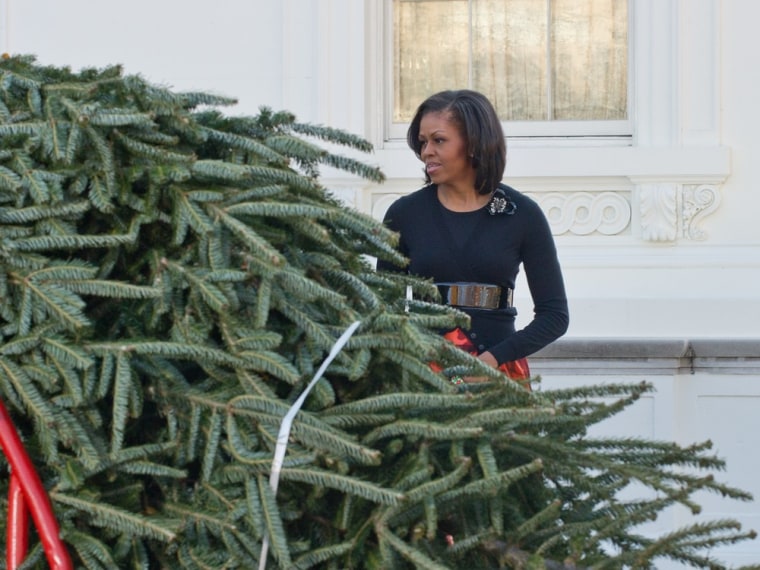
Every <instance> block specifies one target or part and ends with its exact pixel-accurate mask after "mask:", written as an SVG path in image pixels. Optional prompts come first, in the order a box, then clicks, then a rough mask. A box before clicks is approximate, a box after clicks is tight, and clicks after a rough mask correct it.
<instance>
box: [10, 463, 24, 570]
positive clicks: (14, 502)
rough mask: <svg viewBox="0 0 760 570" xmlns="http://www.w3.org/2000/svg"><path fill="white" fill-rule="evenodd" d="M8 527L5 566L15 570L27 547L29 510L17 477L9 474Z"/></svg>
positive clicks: (22, 559) (21, 560)
mask: <svg viewBox="0 0 760 570" xmlns="http://www.w3.org/2000/svg"><path fill="white" fill-rule="evenodd" d="M6 524H7V525H8V528H7V529H6V531H7V538H8V540H7V543H8V545H7V547H8V550H7V552H6V565H7V566H8V569H9V570H15V569H16V568H18V567H19V565H21V563H22V562H23V561H24V558H25V557H26V551H27V548H28V547H29V509H27V508H26V501H24V491H23V490H22V489H21V483H19V480H18V477H16V474H15V473H11V485H10V488H9V489H8V521H7V523H6Z"/></svg>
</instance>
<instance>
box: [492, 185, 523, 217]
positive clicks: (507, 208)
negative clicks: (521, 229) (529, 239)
mask: <svg viewBox="0 0 760 570" xmlns="http://www.w3.org/2000/svg"><path fill="white" fill-rule="evenodd" d="M516 211H517V204H515V203H514V202H513V201H512V200H510V199H509V198H508V197H507V195H506V193H505V192H504V190H502V189H501V188H497V189H496V190H494V193H493V196H491V200H490V201H489V202H488V213H489V214H491V215H492V216H495V215H497V214H506V215H507V216H511V215H512V214H514V213H515V212H516Z"/></svg>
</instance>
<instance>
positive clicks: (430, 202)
mask: <svg viewBox="0 0 760 570" xmlns="http://www.w3.org/2000/svg"><path fill="white" fill-rule="evenodd" d="M500 188H501V189H502V191H503V192H504V194H505V195H506V198H508V200H509V201H510V202H511V203H512V204H513V205H514V206H516V207H515V208H514V211H512V208H511V205H510V207H509V208H507V209H506V211H504V212H502V213H496V214H490V213H489V208H488V206H485V207H483V208H481V209H479V210H475V211H473V212H453V211H450V210H447V209H446V208H445V207H444V206H443V205H442V204H441V203H440V201H439V200H438V193H437V187H436V185H434V184H431V185H428V186H425V187H424V188H421V189H420V190H417V191H416V192H413V193H411V194H409V195H406V196H403V197H401V198H399V199H398V200H396V201H395V202H394V203H393V204H391V206H390V208H389V209H388V211H387V213H386V215H385V219H384V222H385V224H386V225H387V226H388V227H389V228H390V229H392V230H394V231H397V232H399V233H400V242H399V251H400V252H401V253H402V254H403V255H405V256H406V257H408V258H409V260H410V264H409V266H408V267H407V268H406V270H407V271H408V272H409V273H410V274H413V275H417V276H420V277H425V278H432V279H433V280H434V281H435V282H436V283H443V282H458V281H470V282H477V283H490V284H495V285H500V286H502V287H509V288H511V289H514V287H515V279H516V278H517V274H518V271H519V268H520V265H521V264H522V266H523V268H524V270H525V275H526V278H527V282H528V287H529V288H530V293H531V297H532V299H533V305H534V318H533V320H532V321H531V322H530V323H529V324H528V325H527V326H526V327H525V328H523V329H521V330H519V331H516V330H515V316H516V314H517V311H516V309H514V308H513V307H508V308H504V309H498V310H484V309H469V308H462V309H461V310H463V311H464V312H466V313H468V314H469V315H470V317H471V325H472V326H471V328H470V330H469V331H467V333H468V334H469V336H470V339H471V340H472V342H473V344H475V346H477V347H478V351H479V352H485V351H490V352H491V354H493V356H494V357H495V358H496V360H497V362H498V363H499V364H502V363H503V362H508V361H510V360H516V359H518V358H522V357H524V356H528V355H530V354H533V353H534V352H536V351H538V350H540V349H541V348H543V347H544V346H546V345H548V344H549V343H551V342H552V341H554V340H556V339H557V338H559V337H560V336H562V335H563V334H564V333H565V332H566V331H567V327H568V323H569V314H568V306H567V297H566V295H565V286H564V281H563V279H562V272H561V270H560V265H559V260H558V259H557V250H556V247H555V245H554V239H553V237H552V234H551V231H550V228H549V223H548V221H547V220H546V216H544V213H543V212H542V211H541V208H540V207H539V206H538V204H536V202H534V201H533V200H531V199H530V198H528V197H527V196H525V195H523V194H521V193H520V192H518V191H517V190H515V189H514V188H511V187H509V186H506V185H500ZM510 211H512V213H509V212H510ZM398 269H399V268H398V267H395V266H393V265H392V264H390V263H388V262H385V261H382V260H380V261H378V270H395V271H398Z"/></svg>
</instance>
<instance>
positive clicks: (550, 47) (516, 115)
mask: <svg viewBox="0 0 760 570" xmlns="http://www.w3.org/2000/svg"><path fill="white" fill-rule="evenodd" d="M393 41H394V51H393V54H394V62H393V63H394V64H393V78H392V81H393V95H394V101H393V122H394V123H404V122H409V121H410V120H411V118H412V115H413V113H414V110H415V109H416V108H417V105H419V103H420V102H421V101H422V100H424V99H425V98H426V97H427V96H429V95H431V94H432V93H435V92H437V91H441V90H443V89H458V88H463V87H471V88H473V89H477V90H479V91H482V92H483V93H485V94H486V95H487V96H488V97H489V98H490V99H491V100H492V101H493V103H494V106H495V107H496V111H497V112H498V114H499V116H500V117H501V118H502V120H504V121H519V122H526V121H550V120H555V121H577V120H586V121H588V120H595V121H610V122H612V121H625V120H627V119H628V97H627V92H628V2H627V0H393Z"/></svg>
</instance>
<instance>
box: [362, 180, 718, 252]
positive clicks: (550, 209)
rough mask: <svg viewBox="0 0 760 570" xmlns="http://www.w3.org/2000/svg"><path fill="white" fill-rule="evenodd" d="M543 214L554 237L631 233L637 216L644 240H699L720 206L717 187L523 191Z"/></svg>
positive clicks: (378, 203)
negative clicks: (702, 225) (704, 225)
mask: <svg viewBox="0 0 760 570" xmlns="http://www.w3.org/2000/svg"><path fill="white" fill-rule="evenodd" d="M403 194H404V193H403V192H393V193H374V195H373V196H372V198H371V205H370V213H371V215H372V216H373V217H374V218H376V219H382V217H383V215H384V214H385V211H386V210H387V209H388V207H389V206H390V205H391V204H392V203H393V202H394V201H395V200H396V199H397V198H399V197H400V196H402V195H403ZM526 195H528V196H529V197H530V198H532V199H533V200H535V201H536V202H537V203H538V204H539V206H541V209H542V210H543V211H544V213H545V214H546V217H547V219H548V221H549V225H550V227H551V230H552V234H553V235H554V236H561V235H576V236H591V235H593V234H596V235H601V236H616V235H623V234H627V235H630V234H631V233H633V234H635V233H636V232H632V231H630V230H631V227H632V222H633V221H634V220H635V219H636V218H635V217H634V216H633V215H632V212H634V211H637V212H638V222H639V227H640V236H641V239H642V240H643V241H648V242H675V241H677V240H679V239H686V240H704V239H706V237H707V234H706V232H705V231H703V230H702V229H701V228H700V227H699V224H700V222H701V221H702V220H703V219H704V218H705V217H706V216H708V215H709V214H711V213H712V212H714V211H715V210H716V209H717V208H718V205H719V203H720V193H719V186H718V185H717V184H682V183H676V182H645V183H639V184H636V186H635V189H634V191H633V193H631V192H629V191H622V190H617V191H612V190H600V191H575V192H556V191H555V192H540V191H535V190H534V191H528V192H526Z"/></svg>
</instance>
